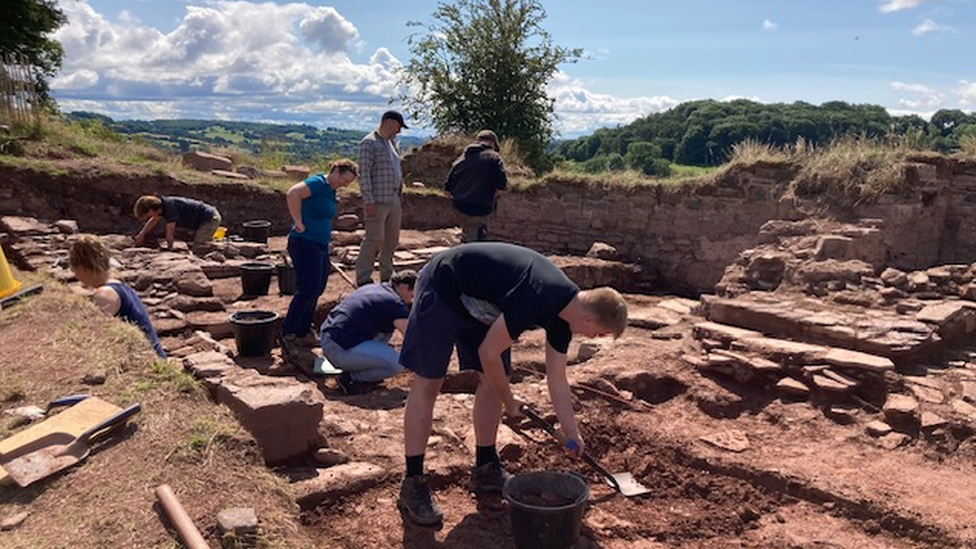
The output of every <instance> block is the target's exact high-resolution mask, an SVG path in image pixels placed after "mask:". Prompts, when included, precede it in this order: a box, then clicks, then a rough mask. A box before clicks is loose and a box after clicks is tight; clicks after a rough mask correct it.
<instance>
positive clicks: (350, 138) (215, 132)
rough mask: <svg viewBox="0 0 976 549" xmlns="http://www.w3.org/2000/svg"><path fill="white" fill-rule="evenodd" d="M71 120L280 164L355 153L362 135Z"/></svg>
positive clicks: (90, 117) (406, 140) (405, 142)
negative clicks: (273, 157) (246, 154)
mask: <svg viewBox="0 0 976 549" xmlns="http://www.w3.org/2000/svg"><path fill="white" fill-rule="evenodd" d="M65 119H66V120H68V121H71V122H82V123H89V124H101V125H102V126H104V127H105V128H107V129H109V130H112V131H115V132H118V133H121V134H125V135H131V136H137V137H139V138H141V139H144V140H146V141H148V142H149V143H151V144H153V145H156V146H158V147H161V148H164V149H167V150H170V151H172V152H176V153H183V152H186V151H189V150H191V149H201V150H209V149H212V148H215V147H236V148H239V149H241V150H244V151H246V152H249V153H251V154H254V155H258V156H260V155H266V154H273V155H280V156H282V157H283V159H284V160H286V161H288V162H294V163H306V162H310V161H312V160H313V159H320V158H321V157H322V156H323V155H324V156H327V157H337V156H348V157H352V158H355V157H356V156H357V154H358V152H357V151H358V147H359V141H360V140H361V139H362V138H363V136H365V135H366V132H364V131H360V130H342V129H338V128H326V129H324V130H320V129H318V128H316V127H314V126H309V125H307V124H267V123H261V122H231V121H225V120H113V119H111V118H109V117H107V116H104V115H101V114H96V113H90V112H72V113H68V114H66V115H65ZM399 141H400V148H401V149H402V150H406V149H409V148H410V147H417V146H420V144H421V143H423V141H424V140H422V139H419V138H416V137H400V138H399Z"/></svg>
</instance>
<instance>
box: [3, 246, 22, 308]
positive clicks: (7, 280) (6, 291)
mask: <svg viewBox="0 0 976 549" xmlns="http://www.w3.org/2000/svg"><path fill="white" fill-rule="evenodd" d="M19 289H20V282H17V281H16V280H14V273H12V272H11V271H10V265H9V264H8V263H7V256H5V255H4V254H3V246H0V299H3V298H5V297H7V296H8V295H12V294H13V293H14V292H16V291H17V290H19Z"/></svg>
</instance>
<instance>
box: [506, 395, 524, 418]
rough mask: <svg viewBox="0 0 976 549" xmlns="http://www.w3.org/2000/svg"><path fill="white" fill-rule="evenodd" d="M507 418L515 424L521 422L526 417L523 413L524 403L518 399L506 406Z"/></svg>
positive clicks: (513, 399)
mask: <svg viewBox="0 0 976 549" xmlns="http://www.w3.org/2000/svg"><path fill="white" fill-rule="evenodd" d="M505 417H507V418H508V419H509V420H511V421H513V422H516V423H517V422H519V421H520V420H521V419H522V418H524V417H525V414H523V413H522V402H521V401H520V400H519V399H517V398H512V401H511V402H509V403H507V404H506V405H505Z"/></svg>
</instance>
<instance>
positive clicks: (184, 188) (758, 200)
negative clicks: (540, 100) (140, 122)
mask: <svg viewBox="0 0 976 549" xmlns="http://www.w3.org/2000/svg"><path fill="white" fill-rule="evenodd" d="M794 176H795V173H794V169H793V167H792V166H789V165H780V164H757V165H755V166H751V167H749V168H748V169H746V168H736V169H731V170H728V171H726V172H724V174H723V175H722V176H720V177H718V178H715V179H714V180H711V181H709V182H708V183H705V184H701V185H697V186H694V187H692V186H682V187H679V188H669V187H665V186H658V185H647V186H635V187H632V188H629V189H620V188H613V189H610V188H605V187H601V186H599V185H589V186H586V185H581V184H573V183H548V184H546V185H544V186H543V185H533V186H530V187H528V188H527V189H524V190H518V191H511V192H508V193H505V195H504V196H503V197H502V198H501V200H500V201H499V207H498V211H497V213H496V215H495V218H494V221H493V225H492V234H493V236H494V237H495V238H498V239H500V240H505V241H510V242H515V243H519V244H523V245H526V246H530V247H533V248H536V249H538V250H540V251H542V252H544V253H550V254H579V255H581V254H584V253H586V251H587V250H588V249H589V248H590V246H591V245H592V244H593V243H594V242H605V243H607V244H611V245H613V246H614V247H616V248H617V251H618V254H619V257H620V259H621V260H623V261H629V262H633V263H636V264H638V265H640V266H642V267H643V268H645V270H651V271H653V272H656V275H657V276H656V278H657V279H658V280H659V281H660V283H661V284H662V288H661V289H662V290H664V289H667V290H670V291H673V292H687V293H694V292H711V291H712V290H713V288H714V285H715V283H716V282H718V281H719V280H720V279H721V277H722V274H723V272H724V269H725V267H726V266H727V265H729V264H730V263H732V262H733V261H734V260H735V259H736V257H737V256H738V254H739V253H740V252H742V251H743V250H745V249H748V248H752V247H754V246H756V244H757V240H758V234H759V228H760V227H761V226H762V225H763V224H764V223H766V222H767V221H769V220H774V219H784V220H799V219H805V218H822V217H827V216H832V217H836V218H843V217H847V218H853V219H856V218H865V217H868V218H878V219H880V220H882V221H881V223H880V224H879V226H880V227H881V230H882V232H883V235H884V248H885V255H886V262H887V264H888V265H890V266H893V267H897V268H899V269H903V270H914V269H923V268H927V267H930V266H932V265H936V264H942V263H972V262H973V261H976V163H973V162H969V163H966V162H962V161H957V160H953V159H950V158H946V157H941V156H936V157H932V156H920V157H918V158H912V159H910V161H909V162H907V163H906V164H905V168H904V170H903V177H904V178H905V180H906V183H907V185H905V186H904V187H905V188H907V189H909V190H907V191H905V192H902V194H900V195H897V196H895V195H886V196H883V197H881V198H880V199H879V200H877V201H875V202H872V203H870V204H846V205H839V204H827V203H824V201H823V199H822V197H805V198H803V199H797V198H795V197H792V198H791V197H788V196H787V195H786V194H785V193H786V191H787V188H788V186H789V182H790V181H792V180H793V178H794ZM151 193H164V194H167V193H168V194H175V195H182V196H189V197H193V198H199V199H201V200H204V201H206V202H208V203H211V204H214V205H215V206H217V207H218V208H219V209H220V211H221V213H222V215H223V216H224V220H225V222H224V225H226V226H227V227H229V228H230V229H231V231H232V232H235V231H236V230H238V228H239V225H240V223H243V222H244V221H248V220H252V219H267V220H270V221H271V222H272V233H273V234H284V233H285V232H286V231H287V229H288V226H289V218H288V213H287V210H286V207H285V201H284V196H283V195H282V194H281V193H280V192H276V191H271V190H267V189H264V188H261V187H258V186H255V185H251V184H247V183H240V182H227V183H218V184H207V185H203V184H187V183H184V182H181V181H177V180H175V179H173V178H171V177H168V176H164V175H140V176H132V175H130V176H126V175H118V174H103V173H99V172H98V170H97V169H89V170H88V171H86V172H84V173H78V172H74V173H72V174H70V175H68V174H65V175H51V174H47V173H40V172H36V171H32V170H26V169H20V168H10V167H4V166H0V215H10V214H13V215H27V216H34V217H38V218H40V219H45V220H57V219H62V218H69V219H76V220H77V221H78V223H79V227H80V228H81V230H83V231H92V232H116V233H126V232H128V233H135V232H136V231H137V230H138V228H139V223H138V222H136V220H135V219H133V217H132V215H131V213H130V212H131V208H132V204H133V203H134V202H135V200H136V198H138V196H139V195H141V194H151ZM339 210H340V214H342V213H356V214H357V215H359V216H360V217H361V216H362V205H361V203H360V201H359V198H358V196H357V195H355V194H354V193H344V194H342V195H341V196H340V207H339ZM454 222H455V218H454V213H453V210H452V209H451V207H450V204H449V202H448V201H447V200H446V199H445V198H444V197H442V196H440V195H437V194H433V193H429V192H428V193H419V192H409V193H407V195H406V196H405V198H404V221H403V226H404V227H405V228H410V229H421V230H426V229H435V228H443V227H450V226H452V225H454Z"/></svg>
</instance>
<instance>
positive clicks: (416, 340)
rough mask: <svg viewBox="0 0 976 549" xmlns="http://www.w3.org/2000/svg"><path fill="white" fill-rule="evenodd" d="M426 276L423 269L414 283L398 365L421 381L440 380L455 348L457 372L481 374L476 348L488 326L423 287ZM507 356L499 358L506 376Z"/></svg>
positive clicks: (509, 364) (431, 290)
mask: <svg viewBox="0 0 976 549" xmlns="http://www.w3.org/2000/svg"><path fill="white" fill-rule="evenodd" d="M428 275H429V273H427V270H426V269H424V270H422V271H421V272H420V277H419V278H418V280H417V285H416V288H415V292H416V293H415V295H414V301H413V306H412V307H411V309H410V319H409V320H408V322H407V333H406V334H404V336H403V346H402V348H401V349H400V364H402V365H403V366H404V367H405V368H407V369H408V370H410V371H412V372H414V373H415V374H417V375H419V376H421V377H425V378H428V379H440V378H443V377H445V376H446V375H447V366H448V364H449V363H450V361H451V352H452V351H453V350H454V348H455V347H456V348H457V353H458V363H460V365H461V370H476V371H478V372H481V371H482V369H481V359H480V358H478V347H480V346H481V342H482V341H484V339H485V334H487V333H488V326H486V325H485V324H482V323H481V322H478V321H477V320H475V319H474V318H472V317H471V316H469V315H466V314H461V313H458V312H457V311H455V310H454V309H453V308H452V307H451V306H450V305H448V304H447V303H445V302H444V300H442V299H441V298H440V296H438V295H437V292H436V291H434V289H433V288H431V287H430V285H429V284H428V283H427V282H428ZM511 356H512V353H511V350H506V351H505V352H504V353H503V354H502V363H503V364H504V365H505V373H506V374H511V373H512V366H511Z"/></svg>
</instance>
